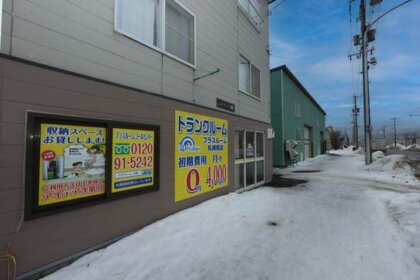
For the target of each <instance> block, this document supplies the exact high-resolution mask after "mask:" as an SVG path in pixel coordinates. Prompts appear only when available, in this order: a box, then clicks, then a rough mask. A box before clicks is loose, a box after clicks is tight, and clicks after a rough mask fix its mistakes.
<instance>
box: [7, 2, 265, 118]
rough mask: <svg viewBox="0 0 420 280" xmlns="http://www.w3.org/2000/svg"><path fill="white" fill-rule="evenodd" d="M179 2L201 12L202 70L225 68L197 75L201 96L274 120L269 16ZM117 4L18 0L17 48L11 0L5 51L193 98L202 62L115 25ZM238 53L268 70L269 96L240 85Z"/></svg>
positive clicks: (202, 100) (205, 101)
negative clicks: (166, 51)
mask: <svg viewBox="0 0 420 280" xmlns="http://www.w3.org/2000/svg"><path fill="white" fill-rule="evenodd" d="M179 2H180V3H181V4H183V5H184V6H186V7H187V8H188V9H189V10H190V11H191V12H192V13H194V14H195V16H196V31H197V32H196V63H197V64H196V65H197V66H196V71H195V75H196V76H200V75H203V74H206V73H208V72H211V71H213V70H215V69H216V68H220V70H221V72H220V73H218V74H215V75H214V76H212V77H208V78H206V79H203V80H200V81H197V83H196V96H195V97H196V98H195V103H197V104H200V105H204V106H206V107H210V108H214V107H215V99H216V97H220V98H222V99H225V100H227V101H229V102H232V103H234V104H235V105H236V108H237V111H236V113H237V114H239V115H242V116H246V117H249V118H253V119H256V120H260V121H264V122H267V123H269V122H270V96H269V66H268V65H269V58H268V55H267V53H266V49H267V47H268V19H267V18H265V23H264V26H263V30H262V32H261V33H259V32H257V30H256V29H255V28H254V27H253V26H252V24H251V23H250V21H249V20H248V19H247V18H246V17H245V15H244V14H243V13H242V12H241V11H240V10H239V9H238V6H237V0H229V1H225V0H214V1H205V0H195V1H194V0H180V1H179ZM261 3H262V5H263V7H262V10H263V11H265V10H267V4H266V3H265V2H261ZM113 9H114V0H86V1H81V0H68V1H55V0H44V1H35V0H21V1H15V7H14V14H15V16H14V19H13V20H14V31H13V39H12V44H13V46H12V47H11V44H10V40H9V39H10V36H6V35H8V32H9V31H8V30H10V22H11V17H10V11H11V0H4V11H3V28H2V29H3V30H2V33H3V35H5V36H3V37H4V38H5V39H4V40H2V52H3V53H6V54H8V53H9V51H10V50H11V49H12V55H14V56H17V57H20V58H23V59H28V60H31V61H35V62H39V63H42V64H46V65H51V66H53V67H57V68H61V69H65V70H69V71H73V72H77V73H80V74H84V75H88V76H92V77H95V78H99V79H104V80H108V81H112V82H115V83H120V84H123V85H127V86H130V87H134V88H138V89H141V90H146V91H150V92H153V93H155V94H163V95H165V96H169V97H172V98H176V99H180V100H184V101H188V102H193V92H192V91H193V87H192V77H193V75H194V69H192V68H191V67H188V66H185V65H184V64H182V63H180V62H179V61H177V60H175V59H172V58H170V57H168V56H165V55H162V54H161V53H160V52H158V51H156V50H153V49H151V48H149V47H147V46H144V45H142V44H140V43H138V42H136V41H134V40H132V39H129V38H127V37H125V36H123V35H121V34H119V33H117V32H115V31H114V30H113V29H114V24H113V22H114V19H113V17H114V12H113ZM263 16H264V17H266V13H263ZM2 39H3V38H2ZM238 52H243V53H244V54H245V55H246V56H247V57H248V58H249V59H250V60H251V61H252V62H253V63H254V64H255V65H257V66H258V68H259V69H260V71H261V101H258V100H255V99H253V98H250V97H249V96H246V95H244V94H242V93H239V92H238ZM209 96H211V97H210V98H209ZM256 107H257V108H258V110H255V109H254V108H256Z"/></svg>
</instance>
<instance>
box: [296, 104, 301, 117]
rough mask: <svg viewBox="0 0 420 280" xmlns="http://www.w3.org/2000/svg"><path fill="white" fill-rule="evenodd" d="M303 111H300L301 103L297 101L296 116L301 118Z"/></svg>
mask: <svg viewBox="0 0 420 280" xmlns="http://www.w3.org/2000/svg"><path fill="white" fill-rule="evenodd" d="M300 113H301V111H300V102H299V101H295V115H296V116H298V117H300V116H301V114H300Z"/></svg>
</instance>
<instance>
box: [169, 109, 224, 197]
mask: <svg viewBox="0 0 420 280" xmlns="http://www.w3.org/2000/svg"><path fill="white" fill-rule="evenodd" d="M227 185H228V122H227V120H224V119H219V118H213V117H208V116H203V115H198V114H192V113H187V112H182V111H175V201H181V200H184V199H188V198H191V197H194V196H197V195H200V194H203V193H206V192H210V191H212V190H215V189H219V188H221V187H225V186H227Z"/></svg>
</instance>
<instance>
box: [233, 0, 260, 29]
mask: <svg viewBox="0 0 420 280" xmlns="http://www.w3.org/2000/svg"><path fill="white" fill-rule="evenodd" d="M244 1H247V2H248V7H249V6H252V7H253V8H254V9H255V12H256V13H257V15H258V16H259V18H260V19H261V22H260V23H256V22H255V21H253V20H252V18H251V14H250V12H249V11H247V10H246V9H245V7H243V6H242V4H240V0H238V7H239V9H240V10H241V12H242V13H243V14H244V15H245V16H246V18H247V19H248V20H249V22H250V23H251V24H252V26H254V27H255V29H256V30H257V31H258V32H261V29H262V25H263V23H264V17H263V16H262V11H261V6H260V3H259V2H258V3H255V2H254V1H253V0H244ZM257 1H258V0H257Z"/></svg>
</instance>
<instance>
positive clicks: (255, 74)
mask: <svg viewBox="0 0 420 280" xmlns="http://www.w3.org/2000/svg"><path fill="white" fill-rule="evenodd" d="M238 71H239V90H240V91H242V92H244V93H247V94H250V95H252V96H254V97H257V98H260V97H261V92H260V87H261V86H260V70H259V69H258V68H257V67H256V66H255V65H254V64H252V63H251V62H250V61H249V60H248V59H246V58H245V57H244V56H243V55H241V54H240V55H239V65H238Z"/></svg>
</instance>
